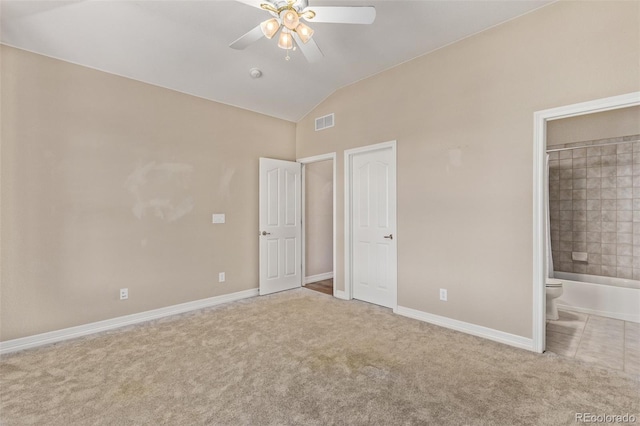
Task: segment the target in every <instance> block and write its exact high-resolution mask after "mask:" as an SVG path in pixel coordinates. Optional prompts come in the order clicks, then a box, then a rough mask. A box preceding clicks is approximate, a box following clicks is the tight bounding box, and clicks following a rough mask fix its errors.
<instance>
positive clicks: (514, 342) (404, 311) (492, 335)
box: [393, 306, 533, 351]
mask: <svg viewBox="0 0 640 426" xmlns="http://www.w3.org/2000/svg"><path fill="white" fill-rule="evenodd" d="M393 312H394V313H396V314H398V315H402V316H405V317H409V318H413V319H417V320H420V321H424V322H428V323H430V324H435V325H439V326H441V327H446V328H450V329H452V330H456V331H461V332H463V333H467V334H472V335H474V336H478V337H483V338H485V339H489V340H493V341H495V342H499V343H504V344H506V345H510V346H515V347H516V348H520V349H527V350H530V351H533V339H529V338H527V337H522V336H517V335H515V334H511V333H505V332H504V331H499V330H494V329H493V328H488V327H483V326H481V325H476V324H471V323H468V322H464V321H458V320H454V319H451V318H447V317H441V316H439V315H434V314H428V313H426V312H422V311H418V310H415V309H411V308H405V307H404V306H398V307H397V308H396V309H394V311H393Z"/></svg>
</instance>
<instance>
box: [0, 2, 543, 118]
mask: <svg viewBox="0 0 640 426" xmlns="http://www.w3.org/2000/svg"><path fill="white" fill-rule="evenodd" d="M310 3H311V5H312V6H313V5H316V6H329V5H334V6H347V5H348V6H375V8H376V12H377V17H376V20H375V22H374V23H373V24H372V25H348V24H327V23H314V24H309V25H312V26H313V29H314V30H315V34H314V36H313V38H314V40H315V41H316V43H317V44H318V46H319V47H320V49H321V50H322V52H323V53H324V58H323V59H322V60H321V61H319V62H316V63H308V62H307V61H306V60H305V58H304V57H303V56H302V54H301V52H300V51H299V50H298V51H295V52H292V54H291V59H290V60H288V61H287V60H285V51H284V50H282V49H280V48H278V47H277V42H276V40H275V39H272V40H268V39H266V38H262V39H260V40H259V41H257V42H256V43H254V44H252V45H251V46H249V47H248V48H246V49H245V50H233V49H231V48H229V47H228V46H229V44H230V43H231V42H233V41H234V40H236V39H237V38H238V37H240V36H241V35H243V34H244V33H246V32H247V31H249V30H250V29H252V28H254V27H255V26H256V25H257V24H259V23H260V22H261V21H263V20H265V19H267V18H268V17H269V14H268V13H267V12H266V11H263V10H260V9H257V8H254V7H251V6H248V5H246V4H243V3H240V2H236V1H221V0H217V1H216V0H208V1H207V0H201V1H186V0H179V1H170V0H164V1H151V0H144V1H100V0H82V1H55V0H53V1H52V0H48V1H24V0H20V1H11V0H2V2H1V4H0V7H1V10H0V12H1V21H0V25H1V34H0V37H1V40H2V43H4V44H6V45H10V46H14V47H18V48H21V49H25V50H29V51H33V52H36V53H40V54H43V55H47V56H51V57H53V58H58V59H62V60H65V61H69V62H73V63H77V64H80V65H84V66H88V67H91V68H96V69H99V70H102V71H106V72H109V73H113V74H118V75H121V76H125V77H129V78H133V79H136V80H140V81H144V82H147V83H150V84H154V85H158V86H163V87H167V88H170V89H173V90H178V91H180V92H184V93H188V94H192V95H195V96H199V97H202V98H206V99H210V100H213V101H217V102H222V103H225V104H229V105H235V106H238V107H240V108H245V109H248V110H252V111H256V112H260V113H263V114H267V115H271V116H274V117H279V118H282V119H285V120H289V121H298V120H300V119H301V118H303V117H304V116H305V115H306V114H307V113H308V112H309V111H311V110H312V109H313V108H314V107H315V106H316V105H317V104H318V103H320V102H321V101H322V100H323V99H325V98H326V97H327V96H329V95H331V93H333V92H334V91H336V90H337V89H339V88H340V87H343V86H346V85H348V84H351V83H353V82H356V81H358V80H361V79H363V78H366V77H368V76H371V75H373V74H376V73H379V72H381V71H383V70H386V69H388V68H391V67H393V66H395V65H398V64H400V63H402V62H405V61H408V60H410V59H413V58H415V57H417V56H421V55H423V54H425V53H428V52H431V51H433V50H435V49H438V48H440V47H443V46H446V45H448V44H450V43H453V42H455V41H457V40H460V39H462V38H465V37H467V36H470V35H472V34H475V33H477V32H480V31H483V30H485V29H487V28H490V27H492V26H495V25H498V24H500V23H502V22H505V21H508V20H511V19H513V18H515V17H517V16H520V15H522V14H525V13H527V12H530V11H532V10H534V9H536V8H538V7H542V6H544V5H546V4H548V3H550V2H549V1H525V0H523V1H513V0H512V1H504V0H503V1H479V0H475V1H416V0H414V1H400V0H394V1H379V0H374V1H362V0H333V1H330V0H311V1H310ZM253 67H257V68H259V69H260V70H262V72H263V76H262V77H261V78H259V79H252V78H251V77H250V75H249V69H251V68H253Z"/></svg>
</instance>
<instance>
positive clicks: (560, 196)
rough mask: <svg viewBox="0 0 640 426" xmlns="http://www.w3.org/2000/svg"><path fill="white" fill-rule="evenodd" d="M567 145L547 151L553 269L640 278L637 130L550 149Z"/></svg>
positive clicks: (639, 149) (639, 148) (639, 146)
mask: <svg viewBox="0 0 640 426" xmlns="http://www.w3.org/2000/svg"><path fill="white" fill-rule="evenodd" d="M591 145H602V146H591ZM567 147H570V148H573V149H569V150H564V151H556V152H549V207H550V215H551V248H552V253H553V267H554V270H556V271H564V272H576V273H582V274H591V275H603V276H608V277H618V278H632V279H636V280H640V135H634V136H626V137H624V138H615V139H605V140H598V141H587V142H581V143H572V144H566V145H556V146H553V147H549V149H550V150H551V149H558V148H567ZM572 252H586V253H587V256H588V258H587V261H586V262H583V261H574V260H572Z"/></svg>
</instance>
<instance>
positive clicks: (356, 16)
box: [303, 6, 376, 24]
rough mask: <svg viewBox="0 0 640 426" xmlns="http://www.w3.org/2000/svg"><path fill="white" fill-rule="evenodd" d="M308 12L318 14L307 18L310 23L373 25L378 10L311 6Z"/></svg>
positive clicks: (360, 7)
mask: <svg viewBox="0 0 640 426" xmlns="http://www.w3.org/2000/svg"><path fill="white" fill-rule="evenodd" d="M306 11H313V12H314V13H315V14H316V16H314V17H313V18H307V17H305V19H306V20H307V21H309V22H327V23H329V22H330V23H334V24H373V21H375V19H376V8H375V7H373V6H317V7H316V6H311V7H309V8H307V9H305V12H306ZM303 16H304V15H303Z"/></svg>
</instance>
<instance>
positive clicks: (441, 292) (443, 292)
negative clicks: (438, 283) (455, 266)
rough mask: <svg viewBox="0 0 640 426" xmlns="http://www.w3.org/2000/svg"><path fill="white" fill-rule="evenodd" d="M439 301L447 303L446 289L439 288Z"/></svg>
mask: <svg viewBox="0 0 640 426" xmlns="http://www.w3.org/2000/svg"><path fill="white" fill-rule="evenodd" d="M440 300H442V301H443V302H446V301H447V289H446V288H441V289H440Z"/></svg>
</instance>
